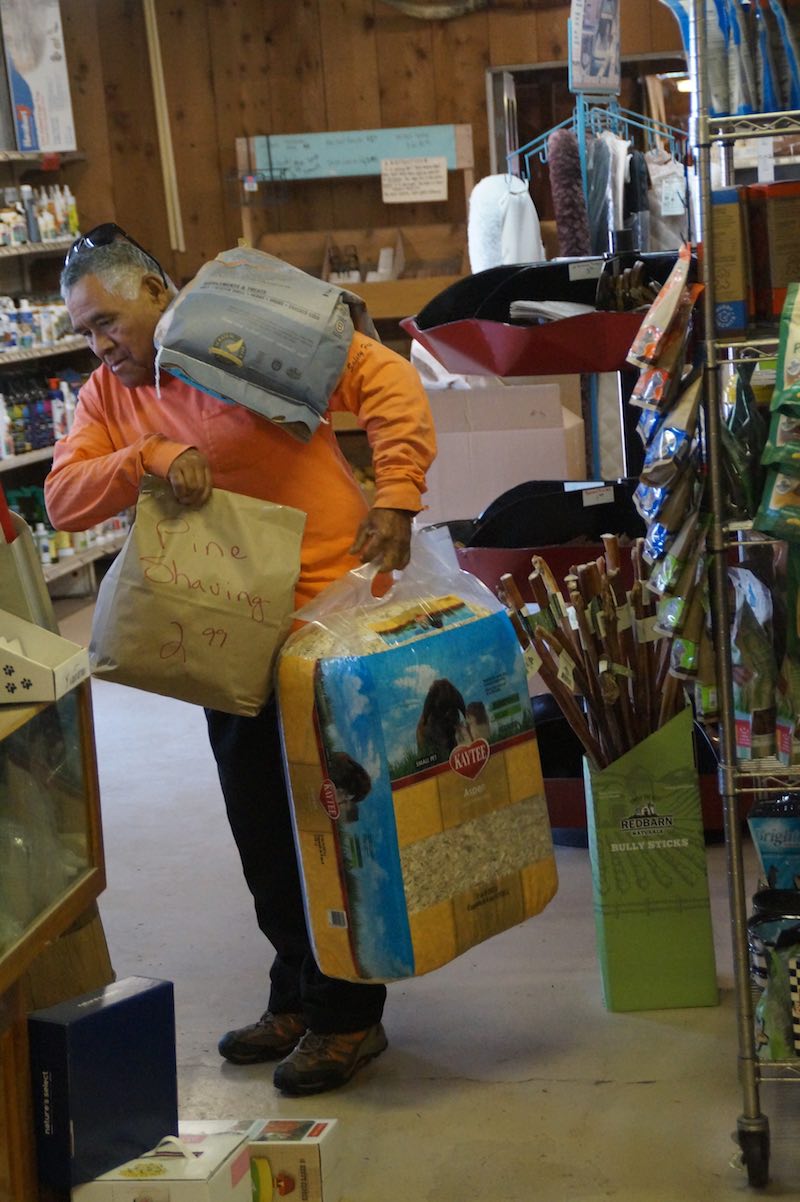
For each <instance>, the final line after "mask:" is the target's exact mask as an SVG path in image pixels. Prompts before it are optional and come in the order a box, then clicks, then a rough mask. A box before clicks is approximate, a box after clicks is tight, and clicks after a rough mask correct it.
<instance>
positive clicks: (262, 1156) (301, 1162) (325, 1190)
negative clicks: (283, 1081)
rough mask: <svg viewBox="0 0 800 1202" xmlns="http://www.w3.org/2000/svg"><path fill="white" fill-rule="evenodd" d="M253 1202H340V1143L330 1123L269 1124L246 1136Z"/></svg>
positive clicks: (333, 1122) (336, 1127) (289, 1121)
mask: <svg viewBox="0 0 800 1202" xmlns="http://www.w3.org/2000/svg"><path fill="white" fill-rule="evenodd" d="M250 1157H251V1173H252V1187H253V1202H273V1199H276V1198H279V1197H280V1198H283V1197H285V1198H287V1199H289V1202H293V1199H294V1198H297V1199H298V1202H300V1200H301V1199H302V1202H339V1200H340V1198H341V1196H342V1190H343V1188H344V1180H343V1173H342V1163H341V1161H342V1141H341V1133H340V1130H339V1124H338V1123H337V1121H336V1120H335V1119H271V1120H270V1121H269V1122H267V1123H264V1125H263V1126H262V1128H261V1131H260V1132H257V1133H255V1134H251V1135H250Z"/></svg>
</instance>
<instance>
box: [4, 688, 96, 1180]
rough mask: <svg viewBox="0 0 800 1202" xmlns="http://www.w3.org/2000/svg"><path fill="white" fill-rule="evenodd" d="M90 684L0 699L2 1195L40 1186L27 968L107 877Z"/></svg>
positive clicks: (75, 917) (82, 909)
mask: <svg viewBox="0 0 800 1202" xmlns="http://www.w3.org/2000/svg"><path fill="white" fill-rule="evenodd" d="M90 689H91V685H90V682H89V681H88V680H86V681H84V682H83V683H82V684H80V685H79V686H78V687H77V688H75V689H73V690H72V691H71V692H69V693H66V694H65V695H64V696H63V697H59V698H58V699H57V700H56V701H50V702H46V703H43V704H39V705H0V1088H2V1096H0V1199H2V1202H33V1199H35V1198H36V1197H38V1196H39V1195H38V1190H37V1188H36V1182H35V1172H34V1157H33V1138H32V1130H31V1122H30V1118H29V1116H30V1110H31V1104H30V1081H29V1075H28V1050H27V1046H28V1044H27V1011H28V1009H29V1008H30V1007H29V1004H28V1000H29V999H28V994H27V991H26V980H25V974H26V973H27V971H28V970H29V969H30V968H31V966H32V965H33V963H34V961H35V960H36V959H37V957H39V956H41V955H42V953H44V952H45V950H46V949H48V947H49V945H51V944H53V943H54V942H55V941H57V940H58V939H59V938H60V937H61V936H62V935H63V934H64V933H65V932H66V931H67V930H68V929H69V928H70V927H71V926H72V924H74V923H75V922H76V921H77V920H78V919H79V918H81V916H82V915H84V914H85V912H86V911H87V909H88V908H89V907H90V906H91V905H92V903H93V902H94V901H95V899H96V898H97V896H98V895H99V894H100V893H101V891H102V890H103V888H104V887H105V868H104V861H103V845H102V834H101V824H100V802H99V791H98V783H97V766H96V760H95V743H94V727H93V722H92V709H91V692H90ZM74 992H76V993H77V992H81V990H80V988H76V989H75V990H74Z"/></svg>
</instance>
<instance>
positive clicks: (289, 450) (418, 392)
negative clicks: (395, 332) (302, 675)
mask: <svg viewBox="0 0 800 1202" xmlns="http://www.w3.org/2000/svg"><path fill="white" fill-rule="evenodd" d="M330 410H349V411H350V412H351V413H354V414H355V415H356V416H357V418H358V422H359V425H360V426H362V427H363V428H364V429H365V430H366V433H367V439H368V441H369V444H370V447H371V449H372V458H373V463H374V467H375V483H376V488H375V501H374V504H375V506H377V507H378V508H383V509H408V510H412V511H414V512H418V511H419V510H421V509H422V508H423V505H422V501H421V495H422V493H423V492H424V491H425V472H426V470H427V468H428V467H429V465H430V464H431V462H432V461H433V458H434V455H435V453H436V438H435V433H434V428H433V420H432V417H431V412H430V407H429V405H428V400H427V397H426V395H425V391H424V389H423V387H422V384H421V382H420V379H419V376H418V375H417V372H416V370H415V369H414V368H413V367H412V366H411V364H410V363H408V362H407V361H406V360H405V359H403V358H402V356H400V355H398V354H395V352H393V351H391V350H389V349H388V348H387V347H384V346H382V345H381V344H380V343H379V342H376V341H375V340H374V339H370V338H367V337H366V336H365V335H362V334H358V333H357V334H355V336H354V338H353V341H352V343H351V346H350V353H349V355H348V359H347V363H346V365H345V369H344V371H343V373H342V376H341V379H340V380H339V383H338V385H337V387H336V389H335V391H334V393H333V395H332V396H331V400H330ZM189 447H196V448H197V449H198V450H199V451H202V453H203V454H204V455H205V456H206V457H207V458H208V460H209V462H210V464H211V471H212V477H213V481H214V486H215V487H216V488H223V489H227V490H228V491H229V492H238V493H244V494H246V495H248V496H251V497H258V498H260V499H261V500H265V501H273V502H274V503H276V504H278V505H291V506H293V507H294V508H296V509H301V510H303V511H304V512H305V513H306V514H307V519H306V527H305V533H304V536H303V546H302V551H301V566H300V577H299V580H298V585H297V593H296V603H297V604H298V605H302V604H304V603H305V602H306V601H308V600H310V599H311V598H312V597H313V596H315V595H316V594H317V593H318V592H320V591H321V590H322V589H323V588H325V587H326V586H327V585H328V584H330V583H331V582H332V581H333V580H335V579H337V578H338V577H339V576H341V575H343V573H344V572H347V571H349V570H350V569H351V568H352V567H355V566H356V565H357V562H358V561H357V560H355V559H354V558H353V557H352V556H350V555H348V548H349V547H350V545H351V544H352V542H353V539H354V538H355V534H356V530H357V529H358V526H359V524H360V522H361V520H362V519H363V517H364V515H365V513H366V512H367V504H366V502H365V500H364V496H363V494H362V492H361V489H360V488H359V485H358V483H357V481H356V479H355V477H354V476H353V474H352V472H351V470H350V467H349V465H348V463H347V461H346V459H345V458H344V456H343V454H342V452H341V451H340V449H339V446H338V443H337V441H336V437H335V435H334V433H333V429H332V428H331V426H330V425H329V424H327V423H323V424H322V425H320V427H319V428H318V429H317V430H316V432H315V433H314V435H313V436H312V438H311V440H310V442H308V443H305V444H303V443H300V442H298V441H297V440H295V439H294V438H292V436H291V435H289V434H287V433H286V432H285V431H282V430H281V429H280V428H279V427H277V426H276V425H274V424H273V423H271V422H269V421H267V420H266V419H265V418H262V417H259V416H258V415H257V414H255V413H252V412H251V411H250V410H249V409H245V408H244V407H243V406H241V405H234V404H228V403H226V402H225V401H219V400H217V399H216V398H214V397H211V396H209V395H208V394H206V393H203V392H200V391H199V390H198V389H195V388H190V387H189V385H187V384H185V383H184V382H183V381H182V380H178V379H176V378H175V377H173V376H168V375H162V378H161V395H160V396H159V395H158V394H157V393H156V389H155V387H154V386H148V387H143V388H126V387H125V386H124V385H122V384H120V383H119V382H118V381H117V379H116V378H115V376H114V374H113V373H112V372H110V371H109V370H108V368H106V367H104V366H101V367H98V368H97V369H96V370H95V371H94V372H93V373H92V375H91V376H90V377H89V380H88V381H87V382H86V384H84V385H83V387H82V388H81V391H80V402H79V404H78V406H77V409H76V412H75V421H74V424H73V427H72V430H71V431H70V433H69V435H68V436H67V437H66V438H63V439H62V440H61V441H60V442H59V443H58V444H57V445H56V449H55V454H54V457H53V468H52V471H51V472H50V474H49V475H48V477H47V479H46V480H45V486H44V489H45V502H46V505H47V512H48V514H49V517H50V521H51V522H52V524H53V526H55V527H56V529H61V530H85V529H87V527H89V526H93V525H95V524H96V523H97V522H101V521H104V520H105V519H107V518H110V517H113V516H114V515H115V514H117V513H119V512H120V511H121V510H123V509H127V508H129V507H131V506H133V505H135V504H136V499H137V496H138V492H139V483H140V481H141V478H142V476H143V475H145V474H146V473H149V474H151V475H154V476H161V477H166V474H167V472H168V470H169V468H170V466H171V464H172V462H173V461H174V460H175V459H176V458H177V457H178V455H180V454H182V453H183V452H184V451H186V450H188V448H189Z"/></svg>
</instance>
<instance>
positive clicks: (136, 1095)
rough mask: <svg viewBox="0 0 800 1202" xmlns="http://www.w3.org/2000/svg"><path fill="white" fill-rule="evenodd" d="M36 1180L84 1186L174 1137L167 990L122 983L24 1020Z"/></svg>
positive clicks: (161, 984)
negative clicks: (28, 1049)
mask: <svg viewBox="0 0 800 1202" xmlns="http://www.w3.org/2000/svg"><path fill="white" fill-rule="evenodd" d="M28 1034H29V1040H30V1066H31V1085H32V1092H33V1106H34V1126H35V1131H36V1154H37V1162H38V1169H39V1179H40V1181H41V1182H42V1183H43V1184H46V1185H50V1186H53V1187H54V1188H56V1189H59V1190H65V1191H66V1190H69V1189H71V1188H72V1186H73V1185H78V1184H80V1183H81V1182H83V1181H91V1180H92V1178H94V1177H97V1176H98V1175H99V1174H100V1173H105V1172H108V1170H109V1169H113V1168H115V1167H116V1166H117V1165H120V1164H123V1163H124V1162H125V1161H127V1160H132V1159H133V1158H134V1157H136V1156H140V1155H141V1154H142V1153H143V1152H147V1151H149V1150H150V1149H151V1148H153V1147H154V1146H155V1145H156V1144H157V1143H158V1141H159V1140H161V1139H163V1138H164V1136H165V1135H177V1134H178V1080H177V1066H176V1060H175V998H174V990H173V986H172V982H171V981H157V980H153V979H151V978H148V977H125V978H124V979H123V980H121V981H115V982H114V983H113V984H111V985H106V986H104V987H103V988H102V989H96V990H93V991H92V992H91V993H84V994H82V995H81V996H80V997H75V998H71V999H70V1000H69V1001H66V1002H60V1003H59V1004H58V1005H57V1006H49V1007H48V1008H47V1009H45V1010H36V1011H34V1012H32V1013H31V1014H29V1015H28Z"/></svg>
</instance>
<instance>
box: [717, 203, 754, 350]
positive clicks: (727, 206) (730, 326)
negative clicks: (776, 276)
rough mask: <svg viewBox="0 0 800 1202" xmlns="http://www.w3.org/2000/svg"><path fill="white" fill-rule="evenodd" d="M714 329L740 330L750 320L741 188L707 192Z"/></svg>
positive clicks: (745, 235)
mask: <svg viewBox="0 0 800 1202" xmlns="http://www.w3.org/2000/svg"><path fill="white" fill-rule="evenodd" d="M711 203H712V210H711V228H712V236H713V249H714V293H715V314H716V325H717V329H718V330H720V331H723V332H724V333H726V334H741V333H743V332H744V331H745V330H746V329H747V325H748V322H749V320H750V293H751V283H750V263H749V254H748V237H747V209H746V205H745V190H744V188H719V189H717V190H715V191H714V192H712V194H711Z"/></svg>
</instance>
